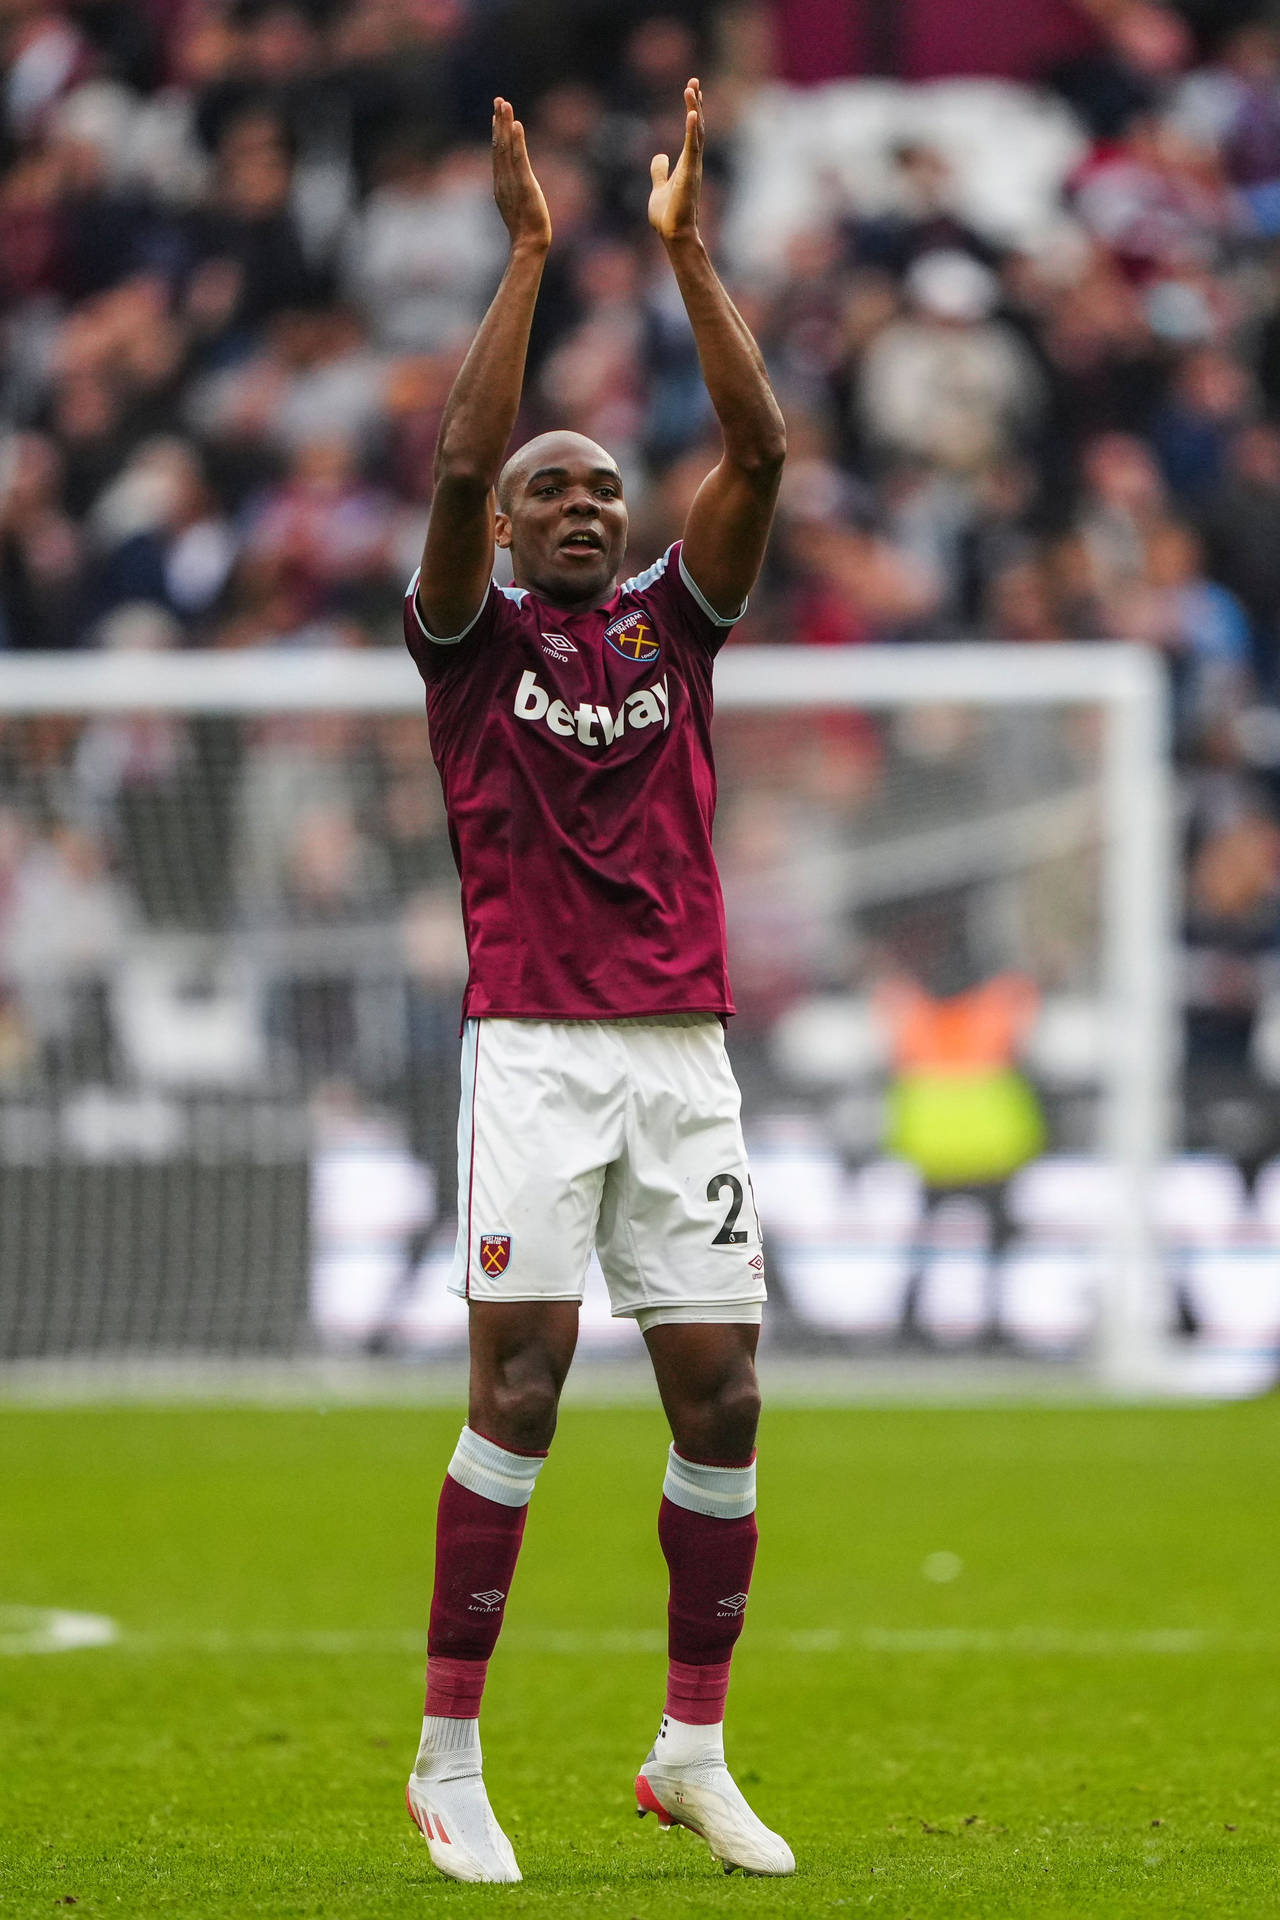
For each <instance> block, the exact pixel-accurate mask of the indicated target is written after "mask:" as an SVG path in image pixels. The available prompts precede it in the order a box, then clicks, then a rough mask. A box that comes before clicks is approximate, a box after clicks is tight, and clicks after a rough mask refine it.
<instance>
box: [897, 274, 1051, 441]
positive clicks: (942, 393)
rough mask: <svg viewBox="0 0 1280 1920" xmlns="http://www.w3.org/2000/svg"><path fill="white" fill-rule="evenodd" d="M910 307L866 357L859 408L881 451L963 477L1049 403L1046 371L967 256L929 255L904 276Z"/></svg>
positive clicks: (992, 283)
mask: <svg viewBox="0 0 1280 1920" xmlns="http://www.w3.org/2000/svg"><path fill="white" fill-rule="evenodd" d="M906 286H907V293H908V296H909V299H910V301H911V312H910V313H909V314H908V315H907V316H906V317H905V318H903V319H901V320H895V321H892V322H891V323H890V324H889V325H888V326H887V327H886V328H885V329H884V331H883V333H881V334H880V335H879V337H878V338H877V339H876V340H875V341H873V343H872V345H871V347H870V348H869V350H868V352H867V355H866V358H865V360H864V362H863V367H862V377H861V383H860V388H861V393H860V398H861V411H862V416H863V419H864V421H865V422H866V425H867V428H868V431H869V433H870V436H871V438H872V441H873V443H874V444H875V445H876V446H878V447H879V448H880V450H881V451H882V452H884V453H887V454H891V455H905V456H916V457H919V458H923V459H925V460H928V461H929V462H930V463H931V464H933V465H935V466H938V467H940V468H942V469H943V470H945V471H950V472H954V473H959V474H974V473H977V472H979V471H980V470H981V469H982V468H983V467H984V466H986V465H988V464H989V463H990V462H991V461H992V460H994V459H998V458H1000V457H1002V456H1004V455H1005V454H1007V453H1008V452H1010V451H1011V450H1012V449H1013V448H1015V447H1016V446H1018V445H1019V444H1020V443H1021V441H1022V440H1023V439H1024V437H1025V436H1026V434H1027V433H1028V432H1029V430H1030V428H1031V427H1032V425H1033V424H1034V422H1035V419H1036V417H1037V414H1038V412H1039V409H1040V407H1041V405H1042V404H1043V398H1044V395H1043V388H1042V383H1041V379H1040V375H1039V372H1038V370H1037V368H1036V366H1035V364H1034V362H1033V361H1032V359H1031V356H1030V354H1029V353H1028V352H1027V350H1026V348H1025V347H1024V346H1023V344H1022V342H1021V341H1020V340H1019V339H1018V337H1017V335H1016V334H1014V333H1013V332H1012V331H1011V330H1010V329H1009V328H1008V327H1007V326H1005V325H1004V324H1003V323H1002V322H1001V321H998V320H996V319H995V318H994V317H993V316H994V314H995V309H996V305H997V302H998V299H999V285H998V282H997V281H996V279H995V276H994V275H993V274H992V273H990V272H989V271H988V269H987V268H985V267H983V266H980V265H979V263H978V262H977V261H976V260H974V259H972V258H971V257H970V256H969V255H967V254H963V253H955V252H945V251H944V252H938V253H927V254H923V255H922V256H921V257H920V258H919V259H918V260H916V261H915V263H914V265H913V266H912V268H911V270H910V272H909V273H908V275H907V281H906Z"/></svg>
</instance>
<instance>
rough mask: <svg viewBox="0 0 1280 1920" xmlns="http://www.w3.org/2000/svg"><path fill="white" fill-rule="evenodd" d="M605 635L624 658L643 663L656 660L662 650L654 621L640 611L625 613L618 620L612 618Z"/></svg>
mask: <svg viewBox="0 0 1280 1920" xmlns="http://www.w3.org/2000/svg"><path fill="white" fill-rule="evenodd" d="M604 637H605V639H606V640H607V641H608V643H609V645H610V646H611V647H612V648H613V650H614V652H615V653H620V654H621V655H622V657H623V659H624V660H635V661H639V662H640V663H641V664H643V663H644V662H645V661H646V660H656V659H657V657H658V655H659V654H660V653H661V651H662V648H661V646H660V645H659V643H658V638H657V635H656V634H655V633H654V630H653V623H652V621H650V620H648V619H646V617H645V615H644V614H643V613H641V612H638V611H636V612H632V613H623V614H620V615H619V616H618V618H617V619H616V620H611V621H610V622H609V625H608V626H607V627H606V628H605V630H604Z"/></svg>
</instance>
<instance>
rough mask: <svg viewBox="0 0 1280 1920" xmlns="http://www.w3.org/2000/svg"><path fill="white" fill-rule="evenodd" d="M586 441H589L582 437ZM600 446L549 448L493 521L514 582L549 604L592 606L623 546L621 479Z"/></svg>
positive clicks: (610, 581) (614, 573)
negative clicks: (507, 552) (508, 553)
mask: <svg viewBox="0 0 1280 1920" xmlns="http://www.w3.org/2000/svg"><path fill="white" fill-rule="evenodd" d="M588 445H589V443H588ZM601 451H602V450H601V449H600V448H591V449H590V451H587V450H586V449H585V448H584V449H583V450H582V451H579V450H577V449H574V448H571V447H569V446H564V447H561V448H555V449H549V450H548V453H547V455H546V456H544V457H542V458H538V459H537V460H535V461H533V462H531V463H530V466H529V468H528V470H527V471H524V472H521V473H520V474H519V475H518V477H517V480H516V484H515V486H514V487H513V489H512V492H511V497H510V501H509V511H508V512H506V513H500V514H499V515H498V520H497V535H498V544H499V546H503V547H510V549H511V560H512V568H513V571H514V574H515V580H516V585H517V586H522V587H531V588H532V589H533V591H534V592H535V593H536V594H537V595H538V596H539V597H540V598H541V599H545V600H549V601H550V602H551V604H552V605H553V606H557V607H565V608H568V609H572V608H575V607H584V608H585V607H594V606H598V605H600V603H601V602H602V601H604V600H607V599H608V598H609V595H610V594H611V593H612V592H613V589H614V585H615V583H616V581H617V578H618V573H619V571H620V569H621V566H622V557H623V555H624V553H625V552H626V547H627V508H626V503H625V501H624V500H623V497H622V477H621V475H620V474H619V472H618V469H617V468H616V467H615V466H614V465H613V463H612V461H610V462H609V463H608V464H607V465H605V464H604V463H603V462H602V460H601Z"/></svg>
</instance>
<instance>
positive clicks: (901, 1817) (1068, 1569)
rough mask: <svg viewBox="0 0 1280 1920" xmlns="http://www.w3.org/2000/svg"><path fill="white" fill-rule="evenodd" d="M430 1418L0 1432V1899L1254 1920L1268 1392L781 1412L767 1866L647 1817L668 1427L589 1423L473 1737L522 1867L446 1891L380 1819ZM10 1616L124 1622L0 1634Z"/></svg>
mask: <svg viewBox="0 0 1280 1920" xmlns="http://www.w3.org/2000/svg"><path fill="white" fill-rule="evenodd" d="M458 1425H459V1418H458V1417H457V1416H455V1415H453V1414H450V1413H443V1412H441V1411H440V1410H438V1409H426V1410H420V1411H419V1410H411V1409H404V1408H393V1409H388V1408H385V1407H384V1408H356V1409H352V1408H346V1409H334V1410H331V1411H329V1412H323V1411H320V1410H314V1411H299V1410H246V1409H244V1408H236V1407H223V1408H209V1407H186V1408H179V1409H162V1408H137V1407H118V1408H91V1409H66V1410H32V1409H25V1408H16V1407H10V1408H8V1409H4V1410H0V1526H2V1533H0V1608H2V1609H3V1611H0V1649H3V1652H4V1653H5V1654H6V1655H7V1657H0V1913H3V1914H4V1915H6V1916H8V1915H14V1916H18V1915H21V1916H24V1917H25V1916H28V1915H42V1916H48V1915H50V1914H51V1913H52V1912H53V1911H54V1910H55V1909H57V1908H60V1907H61V1906H63V1905H65V1906H66V1908H67V1909H70V1908H71V1906H72V1905H73V1904H74V1908H75V1911H76V1913H77V1914H78V1915H79V1916H83V1920H90V1916H92V1917H93V1920H97V1917H98V1916H105V1915H116V1916H125V1917H126V1920H127V1917H130V1916H134V1915H151V1914H156V1915H166V1916H184V1915H241V1914H243V1915H270V1916H277V1917H278V1920H291V1917H292V1916H311V1915H316V1916H321V1915H323V1916H326V1920H329V1917H332V1920H347V1917H348V1916H350V1917H351V1920H355V1917H356V1916H360V1920H364V1917H365V1916H368V1920H374V1916H376V1917H377V1920H406V1917H407V1916H422V1915H426V1916H429V1915H436V1914H438V1915H445V1916H451V1917H452V1916H457V1915H462V1914H468V1915H472V1914H474V1915H488V1914H494V1913H498V1912H502V1913H506V1914H513V1915H514V1914H547V1915H551V1914H555V1915H565V1916H570V1915H572V1916H578V1915H583V1916H586V1915H592V1916H594V1915H599V1916H616V1917H617V1920H629V1917H630V1916H641V1917H642V1920H650V1916H652V1917H653V1920H659V1916H661V1917H662V1920H666V1917H667V1916H672V1917H673V1920H680V1917H681V1916H686V1915H703V1914H707V1915H721V1914H726V1915H727V1914H750V1915H775V1914H776V1915H784V1914H785V1915H798V1916H799V1915H809V1914H835V1913H837V1912H839V1913H841V1914H847V1913H860V1912H870V1913H873V1914H882V1915H885V1916H886V1917H889V1916H892V1920H925V1917H926V1916H934V1915H938V1916H943V1915H946V1916H952V1915H955V1916H960V1915H964V1916H974V1920H979V1917H980V1920H994V1917H996V1916H1004V1915H1018V1916H1022V1915H1026V1916H1032V1915H1035V1916H1037V1917H1038V1920H1045V1917H1046V1916H1060V1915H1071V1916H1089V1917H1090V1920H1092V1917H1093V1916H1117V1917H1119V1916H1127V1915H1139V1914H1141V1915H1144V1916H1145V1915H1152V1916H1155V1915H1159V1916H1163V1920H1175V1916H1187V1920H1192V1917H1194V1920H1204V1916H1209V1915H1218V1914H1224V1915H1227V1914H1230V1915H1235V1914H1249V1915H1259V1916H1261V1915H1275V1914H1277V1913H1280V1604H1278V1597H1280V1527H1278V1524H1277V1522H1278V1518H1280V1502H1278V1498H1277V1496H1278V1494H1280V1402H1277V1400H1276V1399H1275V1397H1274V1396H1273V1397H1272V1398H1271V1399H1269V1400H1265V1401H1260V1402H1256V1403H1253V1404H1249V1405H1243V1406H1234V1407H1223V1408H1210V1407H1193V1408H1185V1409H1168V1408H1155V1409H1114V1408H1110V1409H1085V1408H1080V1409H1064V1408H1053V1409H1043V1410H1041V1409H1003V1410H997V1409H989V1410H987V1409H984V1410H930V1411H916V1410H905V1409H893V1410H880V1409H871V1408H867V1409H848V1408H845V1409H839V1410H831V1411H826V1410H823V1409H821V1408H812V1409H799V1408H793V1407H788V1408H785V1409H779V1410H774V1411H772V1412H768V1411H767V1412H766V1416H765V1423H764V1427H763V1430H762V1435H761V1444H760V1483H761V1516H760V1517H761V1531H762V1548H761V1558H760V1563H759V1566H758V1570H757V1576H756V1585H755V1590H754V1593H753V1596H752V1601H751V1607H750V1610H749V1613H748V1623H747V1628H746V1633H745V1635H744V1639H743V1642H742V1646H741V1649H740V1653H739V1657H738V1662H737V1667H736V1671H735V1679H734V1684H733V1689H732V1692H731V1695H730V1701H729V1708H730V1713H729V1723H728V1730H729V1758H730V1762H731V1764H732V1765H733V1766H734V1768H735V1771H736V1772H737V1775H738V1778H739V1780H740V1782H741V1784H742V1785H743V1787H744V1789H745V1791H746V1792H747V1794H748V1796H749V1798H750V1799H751V1800H752V1801H753V1802H754V1804H755V1805H756V1807H757V1808H758V1810H759V1812H760V1813H761V1814H762V1816H763V1817H764V1818H765V1819H766V1820H767V1821H768V1822H769V1823H770V1824H772V1825H774V1826H776V1827H777V1828H778V1829H779V1830H780V1831H781V1832H783V1833H784V1834H786V1835H787V1837H788V1838H789V1839H790V1840H791V1842H792V1844H793V1846H794V1848H795V1852H796V1856H797V1860H798V1863H799V1865H798V1872H797V1875H796V1877H795V1879H794V1880H790V1881H781V1882H779V1881H763V1880H756V1881H744V1880H743V1879H742V1878H741V1877H740V1876H736V1875H735V1876H734V1877H733V1878H732V1879H726V1878H725V1877H724V1876H723V1875H722V1874H721V1873H720V1872H719V1870H718V1869H716V1868H715V1867H714V1866H713V1865H712V1863H711V1861H710V1859H709V1856H708V1854H707V1851H706V1849H705V1847H704V1846H702V1845H701V1843H700V1842H698V1841H696V1840H694V1839H693V1837H692V1836H691V1835H688V1834H684V1833H678V1832H677V1833H672V1834H666V1835H664V1834H662V1833H660V1832H659V1831H658V1829H657V1827H656V1825H655V1822H654V1821H653V1820H645V1821H643V1822H640V1821H638V1820H637V1819H636V1817H635V1813H634V1811H633V1807H634V1801H633V1796H632V1792H631V1781H632V1778H633V1775H634V1772H635V1769H636V1766H637V1765H638V1763H639V1762H640V1761H641V1760H642V1759H643V1758H644V1755H645V1753H646V1751H647V1749H648V1745H649V1741H650V1739H651V1737H652V1734H653V1732H654V1729H655V1724H656V1718H657V1713H658V1709H659V1706H660V1704H661V1689H662V1674H663V1653H662V1649H663V1634H662V1621H663V1607H664V1599H665V1581H664V1570H663V1567H662V1562H661V1559H660V1556H659V1553H658V1548H657V1543H656V1538H655V1517H656V1510H657V1503H658V1494H659V1487H660V1483H661V1478H662V1470H663V1455H664V1451H665V1444H666V1442H665V1433H664V1429H663V1427H662V1423H661V1419H660V1416H659V1415H658V1413H657V1412H656V1410H655V1411H654V1412H653V1413H651V1414H650V1413H645V1412H637V1411H635V1410H632V1409H612V1410H610V1409H595V1408H576V1407H575V1408H570V1409H567V1410H566V1412H565V1414H564V1417H563V1419H562V1423H561V1431H560V1435H559V1438H558V1440H557V1443H556V1447H555V1450H554V1452H553V1455H552V1459H551V1461H550V1463H549V1465H548V1467H547V1468H546V1470H545V1471H544V1473H543V1475H542V1478H541V1480H540V1482H539V1485H538V1489H537V1493H536V1494H535V1497H534V1503H533V1508H532V1512H531V1518H530V1525H529V1532H528V1535H527V1540H526V1547H525V1553H524V1557H523V1560H522V1562H521V1566H520V1570H519V1573H518V1575H517V1578H516V1583H515V1587H514V1591H513V1595H512V1600H511V1603H510V1606H509V1609H508V1629H507V1633H506V1635H505V1637H504V1640H503V1643H502V1645H501V1647H500V1649H499V1652H498V1655H497V1657H496V1659H495V1661H494V1663H493V1667H492V1670H491V1680H490V1688H489V1697H488V1701H487V1704H486V1710H485V1717H484V1721H483V1723H482V1725H483V1731H484V1737H485V1745H486V1755H487V1774H488V1780H489V1786H490V1792H491V1795H492V1798H493V1801H494V1805H495V1808H496V1810H497V1812H498V1815H499V1817H500V1819H502V1821H503V1823H504V1824H505V1826H506V1828H507V1830H508V1832H509V1834H510V1836H511V1838H512V1840H513V1842H514V1845H515V1847H516V1851H517V1854H518V1856H519V1858H520V1861H521V1865H522V1867H523V1870H524V1874H525V1880H524V1884H523V1885H522V1886H519V1887H495V1888H470V1887H459V1886H456V1885H450V1884H448V1883H446V1882H444V1881H442V1880H441V1879H439V1878H438V1876H437V1875H436V1874H435V1873H434V1872H433V1870H432V1868H431V1866H430V1864H429V1862H428V1859H427V1853H426V1848H425V1847H424V1845H423V1844H422V1842H421V1840H420V1839H419V1838H418V1836H417V1834H416V1833H415V1832H414V1830H413V1828H412V1827H411V1826H410V1824H409V1821H408V1818H407V1817H406V1815H405V1812H404V1807H403V1800H402V1794H403V1788H404V1780H405V1776H406V1774H407V1772H408V1768H409V1765H410V1763H411V1761H412V1757H413V1752H414V1748H415V1745H416V1736H417V1726H418V1719H419V1715H420V1713H421V1708H422V1645H423V1641H424V1623H425V1617H426V1610H427V1599H428V1592H429V1578H430V1561H431V1522H432V1514H433V1510H434V1502H435V1495H436V1491H437V1487H438V1483H439V1478H440V1474H441V1471H442V1469H443V1467H444V1464H445V1462H446V1460H447V1458H448V1455H449V1453H450V1451H451V1448H452V1444H453V1440H454V1438H455V1435H456V1433H457V1429H458ZM24 1609H27V1610H37V1609H40V1610H43V1609H58V1610H63V1611H64V1612H75V1613H80V1614H92V1615H100V1616H106V1617H108V1618H109V1619H110V1620H111V1621H112V1622H114V1623H115V1627H116V1629H117V1637H116V1638H115V1639H114V1640H112V1641H111V1642H110V1643H108V1644H102V1645H97V1646H84V1647H80V1648H76V1649H71V1650H67V1651H61V1652H45V1653H37V1652H34V1651H23V1649H24V1648H26V1647H28V1646H29V1645H30V1640H31V1637H32V1636H33V1635H34V1634H35V1633H37V1632H38V1631H40V1630H41V1626H42V1619H43V1616H42V1615H41V1614H38V1613H36V1612H35V1611H30V1612H24V1611H23V1610H24ZM45 1624H46V1625H47V1623H45ZM65 1624H66V1623H64V1626H65ZM67 1631H68V1632H70V1631H71V1629H70V1628H67ZM102 1631H104V1632H105V1629H102Z"/></svg>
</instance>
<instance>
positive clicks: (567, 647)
mask: <svg viewBox="0 0 1280 1920" xmlns="http://www.w3.org/2000/svg"><path fill="white" fill-rule="evenodd" d="M542 651H543V652H544V653H547V654H550V655H551V657H552V659H553V660H556V659H558V660H566V659H567V658H568V657H569V655H570V654H571V653H576V652H577V651H578V649H577V648H576V647H575V646H574V644H573V642H572V640H570V639H569V638H568V637H567V635H565V634H563V633H544V634H543V636H542Z"/></svg>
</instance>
